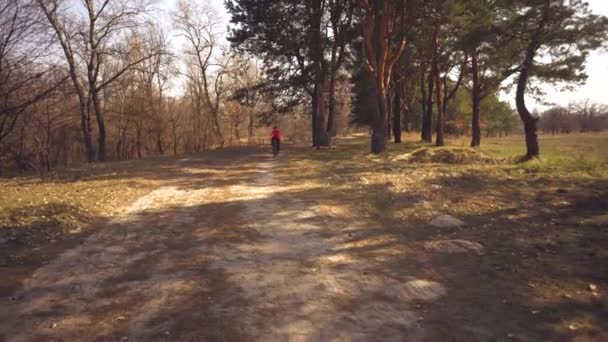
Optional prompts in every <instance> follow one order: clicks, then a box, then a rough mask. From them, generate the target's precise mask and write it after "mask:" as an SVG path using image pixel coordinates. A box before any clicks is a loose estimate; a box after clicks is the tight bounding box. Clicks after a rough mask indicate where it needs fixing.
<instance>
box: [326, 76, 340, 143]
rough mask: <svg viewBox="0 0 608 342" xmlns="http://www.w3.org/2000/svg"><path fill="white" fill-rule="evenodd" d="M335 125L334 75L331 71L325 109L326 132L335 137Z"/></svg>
mask: <svg viewBox="0 0 608 342" xmlns="http://www.w3.org/2000/svg"><path fill="white" fill-rule="evenodd" d="M337 131H338V129H337V127H336V76H335V72H332V73H331V75H330V80H329V106H328V111H327V134H328V135H329V137H332V138H333V137H335V136H336V134H337Z"/></svg>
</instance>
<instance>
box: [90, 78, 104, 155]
mask: <svg viewBox="0 0 608 342" xmlns="http://www.w3.org/2000/svg"><path fill="white" fill-rule="evenodd" d="M91 100H92V101H93V111H94V112H95V118H96V119H97V131H98V132H97V160H99V161H105V160H106V124H105V120H104V117H103V111H102V110H101V103H100V99H99V93H98V92H97V90H95V89H91Z"/></svg>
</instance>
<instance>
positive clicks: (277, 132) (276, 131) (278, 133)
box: [270, 129, 283, 140]
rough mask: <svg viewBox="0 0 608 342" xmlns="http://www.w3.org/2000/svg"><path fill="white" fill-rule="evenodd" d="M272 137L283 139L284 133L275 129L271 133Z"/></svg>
mask: <svg viewBox="0 0 608 342" xmlns="http://www.w3.org/2000/svg"><path fill="white" fill-rule="evenodd" d="M270 138H271V139H279V140H282V139H283V135H282V134H281V131H279V130H278V129H273V130H272V133H271V134H270Z"/></svg>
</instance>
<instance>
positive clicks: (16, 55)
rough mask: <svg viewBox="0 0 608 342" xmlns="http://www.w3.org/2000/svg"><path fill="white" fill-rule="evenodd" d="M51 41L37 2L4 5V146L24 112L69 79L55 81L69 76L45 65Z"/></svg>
mask: <svg viewBox="0 0 608 342" xmlns="http://www.w3.org/2000/svg"><path fill="white" fill-rule="evenodd" d="M49 37H50V35H49V34H48V32H47V30H46V25H44V18H43V17H42V16H41V15H40V13H39V11H38V10H37V8H36V7H35V4H34V3H33V2H30V1H24V0H4V1H2V2H0V142H2V140H3V139H4V138H6V137H7V136H8V135H9V134H10V133H11V132H12V131H13V129H14V128H15V125H16V123H17V120H18V119H19V117H20V115H21V114H22V113H23V112H25V111H26V110H27V109H28V108H30V107H31V106H32V105H34V104H35V103H37V102H40V101H42V100H44V99H45V98H46V97H47V95H49V94H50V93H51V92H52V91H53V90H54V89H56V88H57V87H58V86H59V85H60V84H61V82H63V81H66V80H67V76H63V75H62V77H60V78H57V77H55V76H57V74H58V73H59V72H61V73H63V74H64V75H65V73H64V72H62V71H61V70H60V69H59V68H58V66H57V65H54V64H52V63H48V62H46V61H45V60H48V59H49V58H47V57H49V55H50V53H49V51H52V50H53V49H52V44H51V43H49V42H48V41H49ZM52 79H54V82H46V81H47V80H52Z"/></svg>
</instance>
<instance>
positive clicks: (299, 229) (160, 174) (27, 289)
mask: <svg viewBox="0 0 608 342" xmlns="http://www.w3.org/2000/svg"><path fill="white" fill-rule="evenodd" d="M518 138H519V139H520V138H521V137H507V138H497V139H491V140H489V141H488V142H487V143H486V144H485V146H484V147H482V149H481V150H480V151H472V150H471V149H469V148H464V149H463V148H461V147H459V146H458V142H457V141H456V142H454V144H453V145H452V146H447V147H445V148H444V149H446V150H447V151H450V150H456V151H460V150H464V151H468V152H461V153H462V155H471V154H483V156H484V158H481V159H478V158H473V159H474V161H472V162H471V161H470V159H466V158H464V159H460V160H459V159H458V158H452V159H451V158H447V159H446V158H444V159H443V160H435V161H433V160H425V161H423V162H419V161H418V160H412V157H411V156H412V155H413V156H417V155H418V156H419V155H421V154H420V153H417V152H414V153H411V152H413V151H416V150H418V151H419V150H420V149H421V148H422V149H425V148H427V149H428V147H425V145H423V144H421V143H419V142H418V141H417V139H416V137H413V136H406V137H405V139H404V140H405V141H404V143H403V144H401V145H390V146H389V152H387V153H386V154H384V155H382V156H381V157H374V156H373V155H369V154H367V150H366V143H365V140H366V139H365V137H362V136H354V137H349V138H341V139H340V140H339V148H338V149H337V150H334V151H314V152H311V151H310V149H309V148H306V147H302V146H293V145H292V146H288V147H286V149H285V151H283V152H282V153H283V155H282V156H281V157H280V158H278V159H272V158H271V155H270V150H269V147H267V148H246V147H244V148H235V149H228V150H224V151H211V152H207V153H202V154H198V155H192V156H188V157H186V158H180V159H158V160H147V161H134V162H115V163H106V164H94V165H85V166H83V167H82V168H80V169H78V168H77V169H73V170H65V171H63V172H61V173H58V175H57V178H56V179H54V180H52V181H49V182H42V181H40V180H38V179H36V178H31V177H23V178H14V179H12V180H3V181H2V184H1V185H2V189H3V196H2V203H1V204H2V205H1V207H2V212H0V220H1V221H0V222H2V226H4V228H3V230H2V236H1V240H0V241H2V245H3V248H2V254H0V257H1V258H2V259H1V260H0V263H1V266H0V279H2V283H1V284H0V289H1V293H0V294H1V296H0V298H1V301H2V303H1V305H0V307H2V308H3V309H2V310H1V311H0V318H1V319H0V322H2V323H0V331H2V332H3V334H4V335H3V337H4V339H5V340H7V341H32V340H66V341H67V340H98V341H118V340H125V341H126V340H129V341H131V340H134V341H135V340H153V341H156V340H163V339H166V340H175V341H196V340H251V339H253V340H346V341H350V340H408V341H423V340H424V341H426V340H437V341H439V340H449V339H452V340H456V341H465V340H467V341H490V340H516V341H537V340H541V339H544V340H577V341H586V340H589V341H601V340H604V339H606V338H607V337H608V335H606V334H607V332H608V326H607V325H606V322H607V320H606V307H607V305H608V300H607V297H606V293H605V291H606V288H607V287H608V278H607V275H608V269H606V267H607V265H608V263H607V262H606V261H607V259H608V252H607V251H606V248H605V246H606V244H607V243H608V241H606V240H607V237H608V235H607V233H608V232H607V231H606V230H607V229H608V216H606V213H607V210H608V173H607V172H608V167H607V165H608V155H606V150H605V149H604V148H603V146H605V144H606V141H607V140H608V136H607V135H606V134H603V133H602V134H587V135H586V134H576V135H569V136H542V137H541V141H543V143H544V146H545V150H546V153H545V157H543V158H542V159H540V160H537V161H534V162H533V163H532V164H531V163H518V162H517V161H516V158H517V157H518V156H520V155H521V150H520V149H521V148H522V146H521V144H519V143H515V142H519V141H520V140H519V139H518ZM435 151H436V150H435ZM408 153H411V154H410V155H409V156H410V157H409V158H403V155H404V154H408ZM451 154H452V155H454V154H456V153H451ZM446 155H448V154H446ZM406 157H407V156H406ZM406 159H407V160H406ZM475 160H478V161H475ZM125 185H128V187H125ZM84 189H93V193H95V194H96V196H99V199H96V198H95V197H94V196H84V197H79V196H82V193H83V191H86V190H84ZM6 190H8V191H6ZM5 194H8V196H6V195H5ZM110 194H112V195H110ZM21 285H22V286H21Z"/></svg>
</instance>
